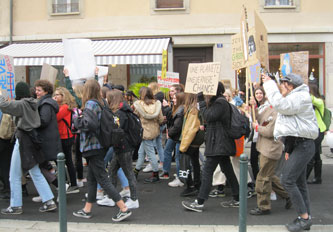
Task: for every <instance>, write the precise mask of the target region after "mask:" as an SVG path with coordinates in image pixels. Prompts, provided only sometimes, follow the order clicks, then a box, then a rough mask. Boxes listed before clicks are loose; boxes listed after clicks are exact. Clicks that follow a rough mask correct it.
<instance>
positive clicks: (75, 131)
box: [0, 69, 329, 231]
mask: <svg viewBox="0 0 333 232" xmlns="http://www.w3.org/2000/svg"><path fill="white" fill-rule="evenodd" d="M96 73H98V70H96ZM64 74H65V84H66V86H65V87H58V88H56V89H54V86H53V85H52V84H51V83H50V82H49V81H47V80H38V81H36V82H35V84H34V87H33V88H29V86H28V85H27V84H26V83H24V82H19V83H17V85H16V88H15V96H16V98H15V100H8V99H6V98H4V97H3V96H2V95H0V110H1V115H2V116H1V117H2V120H1V126H0V135H1V139H0V144H1V145H0V150H1V153H3V154H2V157H1V159H2V160H1V167H0V169H1V172H0V174H1V181H2V183H3V185H2V186H3V189H2V193H1V197H2V198H7V199H8V198H9V199H10V205H9V207H8V208H6V209H2V210H1V213H2V214H22V213H23V201H22V196H26V195H27V194H28V192H27V189H26V184H27V180H26V179H27V177H29V178H31V179H32V182H33V184H34V185H35V187H36V190H37V192H38V194H39V196H37V197H34V198H33V199H32V200H33V201H35V202H41V203H42V204H41V206H40V208H39V211H40V212H48V211H54V210H56V209H57V204H56V202H57V199H56V198H55V196H54V193H53V192H52V189H51V187H50V186H52V185H53V186H54V187H55V188H56V189H57V188H58V180H57V175H56V166H57V163H56V159H57V154H58V153H60V152H63V153H64V154H65V159H66V167H67V170H68V180H67V184H66V193H67V194H75V193H78V192H80V188H81V187H83V186H84V185H86V186H87V189H88V192H87V193H86V202H85V205H84V206H83V208H82V209H78V210H77V211H75V212H73V215H74V216H77V217H82V218H91V217H92V206H93V204H94V203H95V202H97V204H98V205H103V206H115V205H116V206H117V207H118V208H119V213H118V214H117V215H115V216H114V217H113V218H112V220H113V221H116V222H118V221H122V220H124V219H126V218H128V217H130V216H131V214H132V212H131V210H132V209H137V208H139V200H140V196H139V195H138V194H137V184H138V183H140V182H141V181H143V182H145V183H148V184H150V183H156V182H161V181H165V180H169V179H170V178H171V176H174V179H173V180H172V181H170V182H169V183H168V185H169V186H170V187H181V188H183V191H182V192H181V194H180V196H181V197H189V196H192V197H194V198H193V200H192V201H188V200H184V201H182V202H181V204H182V206H183V207H184V208H185V209H186V210H189V211H195V212H203V210H204V203H205V202H206V201H207V200H208V199H209V197H224V196H225V188H226V186H227V185H228V186H230V187H231V194H232V199H231V200H229V201H224V202H221V206H222V207H239V183H240V180H239V172H240V170H239V169H240V168H239V156H240V155H241V154H242V153H244V146H245V143H246V142H250V143H251V149H250V154H248V156H249V158H250V165H251V169H250V170H251V171H249V173H248V198H250V197H253V196H256V198H257V207H256V208H254V209H251V210H250V211H249V214H251V215H265V214H270V213H271V211H272V208H271V200H272V199H274V198H276V195H277V196H279V198H281V199H282V200H284V201H285V208H286V209H290V208H291V207H294V208H295V210H296V211H297V217H296V219H295V220H294V221H292V222H290V223H289V224H287V225H286V227H287V229H288V230H289V231H301V230H309V229H310V227H311V225H312V221H311V210H310V200H309V192H308V187H307V184H321V182H322V177H321V168H322V162H321V158H320V154H321V142H322V140H323V137H324V134H325V131H327V130H328V129H329V128H327V126H326V125H325V123H324V122H323V120H322V116H321V115H322V114H323V111H324V107H325V104H324V100H323V98H322V97H321V95H320V94H319V91H318V87H317V86H316V84H313V83H309V85H306V84H304V83H303V80H302V78H301V77H300V76H299V75H296V74H293V73H291V74H288V75H287V76H285V77H282V78H281V79H280V80H276V79H275V78H274V77H273V76H270V75H266V74H263V75H262V81H261V83H260V84H259V83H258V84H254V85H253V86H251V88H253V93H254V96H253V97H251V98H250V99H245V98H244V96H241V95H240V94H239V93H237V91H234V90H231V89H225V87H224V85H223V84H222V82H219V83H218V87H217V91H216V94H215V95H214V96H208V95H204V94H203V93H202V92H200V93H197V94H193V93H184V86H183V85H182V84H175V85H173V86H172V87H171V88H170V89H169V92H168V93H167V94H165V93H163V92H162V91H161V90H160V89H159V86H158V84H157V83H155V82H152V83H150V84H149V85H148V86H147V87H142V88H141V89H140V92H139V96H136V95H135V94H134V93H133V92H132V91H129V90H128V91H125V89H124V87H123V86H114V85H110V84H109V83H108V81H107V78H106V79H104V84H103V86H100V84H99V83H98V82H97V81H96V80H95V79H89V80H87V81H86V82H85V83H84V85H83V86H80V85H75V86H72V83H71V80H70V78H69V75H68V70H67V69H64ZM247 102H248V103H249V104H246V103H247ZM235 109H236V111H237V112H238V113H239V115H240V116H238V117H243V120H245V121H247V123H245V124H244V125H241V126H243V127H244V128H245V127H248V128H245V129H246V131H247V132H244V133H242V134H241V135H240V136H237V137H235V136H234V135H232V130H233V126H235V125H234V123H235V122H234V121H235V119H234V117H236V115H238V113H237V112H235ZM110 115H112V117H111V119H110V121H106V120H105V119H106V118H107V116H110ZM245 121H244V122H245ZM13 123H14V124H13ZM238 123H239V122H238ZM112 127H113V128H112ZM14 128H15V129H14ZM107 128H111V129H112V130H111V132H110V133H111V134H112V139H111V138H110V143H107V142H108V141H106V139H105V136H104V138H103V133H106V132H104V131H106V129H107ZM3 130H5V131H6V132H5V133H4V132H3ZM111 134H110V135H111ZM203 144H204V146H203ZM200 147H201V148H204V149H201V151H203V150H204V152H203V154H202V153H201V152H200ZM72 157H74V160H73V158H72ZM83 158H84V159H83ZM134 158H135V159H134ZM173 159H174V160H175V164H176V168H175V170H174V169H171V163H172V160H173ZM82 160H85V161H86V162H87V166H88V168H87V172H85V173H84V172H83V162H82ZM147 160H148V164H147V165H146V166H145V167H144V163H145V161H147ZM281 162H282V165H281ZM278 166H280V168H279V169H280V170H278V171H277V169H278ZM281 166H282V167H281ZM312 169H314V179H311V180H310V179H309V176H310V173H311V171H312ZM172 171H175V173H172ZM141 172H152V175H151V176H150V177H149V178H146V179H144V180H142V179H141V178H140V174H141ZM84 174H86V177H85V176H84ZM172 174H174V175H172ZM118 179H119V180H120V183H121V191H120V192H119V191H118V188H117V182H118ZM212 186H213V187H212ZM140 204H144V202H140Z"/></svg>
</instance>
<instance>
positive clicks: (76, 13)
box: [0, 0, 333, 107]
mask: <svg viewBox="0 0 333 232" xmlns="http://www.w3.org/2000/svg"><path fill="white" fill-rule="evenodd" d="M11 2H12V4H13V7H12V9H13V10H12V12H11V10H10V9H11V7H10V4H11ZM243 4H245V6H246V8H247V12H248V18H249V25H253V22H252V21H253V20H252V18H253V11H256V12H257V13H258V14H259V16H260V18H261V19H262V21H263V22H264V24H265V26H266V28H267V31H268V42H269V54H270V57H269V58H270V69H271V71H277V70H278V66H279V54H280V53H285V52H294V51H304V50H306V51H309V54H310V62H309V70H310V71H309V73H310V72H311V71H312V72H313V73H314V76H315V77H316V78H317V79H318V81H319V86H320V89H321V92H322V93H323V94H325V96H326V103H327V105H328V106H329V107H333V96H332V95H333V94H330V93H332V92H333V24H332V22H333V1H331V0H317V1H309V0H247V1H244V0H243V1H241V0H234V1H227V0H206V1H202V0H140V1H134V0H122V1H116V0H98V1H94V0H29V1H25V0H12V1H10V0H3V1H0V44H2V45H3V46H6V45H7V44H8V43H9V41H10V40H12V41H13V43H14V44H15V43H34V42H51V41H61V40H62V39H63V38H89V39H92V40H110V39H136V38H170V44H169V46H168V70H169V71H175V72H179V73H180V78H181V81H182V82H184V81H185V76H186V71H187V69H186V67H187V64H188V63H191V62H208V61H214V62H221V68H222V71H221V75H220V79H221V80H226V79H227V80H230V81H231V84H232V86H233V87H237V86H238V82H237V72H235V70H233V69H232V68H231V58H232V56H231V54H232V52H231V36H232V35H233V34H235V33H238V32H239V31H240V18H241V9H242V5H243ZM11 15H12V20H10V18H11ZM11 21H12V23H11ZM11 25H12V33H11V30H10V26H11ZM109 65H112V64H109ZM129 66H130V67H127V72H128V73H127V75H124V79H126V80H127V82H126V83H127V84H130V83H131V82H135V81H137V80H138V78H136V77H134V76H135V72H136V71H137V72H138V70H143V69H144V67H143V66H140V64H138V65H137V66H136V65H135V64H134V65H133V64H129ZM148 66H149V65H148ZM34 68H37V67H29V66H17V67H16V70H17V73H19V74H17V75H16V76H17V78H21V79H26V80H29V81H31V80H32V79H34V77H31V75H32V73H33V70H34ZM158 68H160V66H159V65H156V64H155V66H153V68H152V70H154V69H158ZM30 69H31V70H32V71H31V70H30ZM111 70H112V68H111ZM125 71H126V70H125ZM154 72H155V71H154ZM121 73H124V72H121ZM130 74H133V75H130ZM138 75H139V76H140V75H141V74H140V72H138ZM147 75H150V74H147Z"/></svg>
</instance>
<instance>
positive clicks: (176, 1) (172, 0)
mask: <svg viewBox="0 0 333 232" xmlns="http://www.w3.org/2000/svg"><path fill="white" fill-rule="evenodd" d="M155 8H157V9H161V8H162V9H165V8H184V0H156V7H155Z"/></svg>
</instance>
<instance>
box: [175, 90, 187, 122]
mask: <svg viewBox="0 0 333 232" xmlns="http://www.w3.org/2000/svg"><path fill="white" fill-rule="evenodd" d="M175 96H176V104H175V105H173V107H172V115H173V116H174V115H175V114H176V112H177V110H178V108H179V107H180V106H182V105H184V102H185V93H184V92H180V93H176V95H175Z"/></svg>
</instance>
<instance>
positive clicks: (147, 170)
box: [142, 163, 153, 172]
mask: <svg viewBox="0 0 333 232" xmlns="http://www.w3.org/2000/svg"><path fill="white" fill-rule="evenodd" d="M142 171H143V172H152V171H153V167H152V166H151V164H150V163H148V164H147V166H146V167H145V168H144V169H143V170H142Z"/></svg>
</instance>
